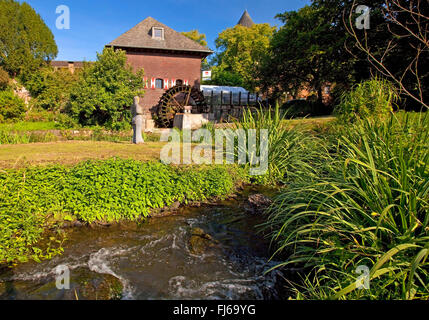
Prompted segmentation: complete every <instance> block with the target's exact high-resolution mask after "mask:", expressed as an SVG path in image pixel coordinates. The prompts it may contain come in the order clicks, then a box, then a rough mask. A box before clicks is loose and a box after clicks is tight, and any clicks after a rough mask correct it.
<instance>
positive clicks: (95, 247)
mask: <svg viewBox="0 0 429 320" xmlns="http://www.w3.org/2000/svg"><path fill="white" fill-rule="evenodd" d="M253 193H261V190H255V189H250V188H246V189H245V190H244V191H243V192H242V193H241V194H240V195H239V196H238V197H237V198H236V199H229V200H224V201H219V202H217V203H215V204H211V205H202V206H200V207H185V208H180V209H179V210H178V211H177V212H176V213H175V214H173V215H168V216H165V217H157V218H152V219H148V221H147V222H144V223H141V224H137V223H131V222H127V223H120V224H115V225H112V226H109V227H101V226H100V227H93V228H90V227H79V228H72V229H69V230H68V236H67V241H66V242H65V243H64V253H63V255H61V256H56V257H54V258H53V259H51V260H49V261H43V262H41V263H36V262H28V263H24V264H20V265H18V266H17V267H15V268H13V269H8V270H3V271H0V299H48V300H58V299H59V300H74V299H105V298H106V295H102V294H101V292H102V291H103V290H104V291H105V292H106V290H107V295H108V296H109V294H111V293H112V292H113V291H112V288H111V286H112V281H113V282H115V281H116V282H117V287H118V286H119V287H120V289H119V290H120V295H119V296H118V297H119V298H121V299H125V300H151V299H183V300H188V299H226V300H230V299H231V300H266V299H269V300H273V299H285V298H286V297H284V296H283V294H282V292H281V291H282V288H283V284H282V283H283V281H282V278H283V277H282V274H281V273H280V271H276V270H275V271H271V272H269V273H265V272H266V271H267V270H269V269H270V268H272V267H273V266H275V265H276V264H277V262H276V261H269V257H270V255H269V243H268V242H267V241H266V240H264V238H263V236H262V235H261V234H259V233H257V232H256V231H255V226H256V225H258V224H259V223H261V222H263V218H262V217H260V216H258V215H254V214H249V213H247V212H246V210H245V209H246V206H247V205H248V203H247V201H246V200H247V197H248V195H249V194H253ZM202 232H203V234H202ZM200 233H201V234H200ZM196 234H197V235H196ZM201 237H202V238H206V239H203V240H204V241H205V242H204V241H202V242H201V241H200V242H198V241H197V242H192V241H193V240H192V239H194V240H195V239H197V240H201V239H200V238H201ZM207 239H208V240H207ZM201 244H202V248H201ZM207 244H208V245H207ZM198 245H200V247H198ZM59 265H64V266H67V267H68V269H69V270H70V276H71V279H70V289H69V290H58V289H57V287H56V285H55V283H56V282H55V281H56V280H55V279H56V278H55V276H56V267H57V266H59ZM106 277H107V278H106ZM109 297H111V296H109Z"/></svg>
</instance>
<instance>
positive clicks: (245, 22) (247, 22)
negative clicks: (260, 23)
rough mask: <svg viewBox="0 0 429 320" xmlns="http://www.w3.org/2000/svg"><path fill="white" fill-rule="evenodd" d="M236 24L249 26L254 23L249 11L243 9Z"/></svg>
mask: <svg viewBox="0 0 429 320" xmlns="http://www.w3.org/2000/svg"><path fill="white" fill-rule="evenodd" d="M238 24H239V25H241V26H243V27H247V28H250V27H252V26H253V25H254V24H255V23H254V22H253V20H252V18H251V17H250V15H249V13H248V12H247V10H245V11H244V13H243V15H242V16H241V18H240V21H238Z"/></svg>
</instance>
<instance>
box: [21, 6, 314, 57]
mask: <svg viewBox="0 0 429 320" xmlns="http://www.w3.org/2000/svg"><path fill="white" fill-rule="evenodd" d="M26 2H27V3H29V4H30V5H31V6H32V7H33V8H34V9H35V10H36V12H38V13H39V14H40V15H41V16H42V18H43V20H44V21H45V23H46V24H47V25H48V26H49V28H50V29H51V30H52V32H53V33H54V36H55V40H56V42H57V45H58V49H59V54H58V57H57V60H73V61H81V60H86V61H91V60H95V59H96V52H100V51H102V50H103V47H104V45H106V44H107V43H109V42H110V41H112V40H114V39H115V38H117V37H118V36H119V35H121V34H122V33H124V32H126V31H128V30H129V29H131V28H132V27H133V26H135V25H136V24H138V23H139V22H140V21H142V20H143V19H145V18H146V17H148V16H151V17H153V18H155V19H156V20H158V21H160V22H162V23H164V24H165V25H167V26H169V27H171V28H173V29H174V30H176V31H190V30H192V29H198V30H199V31H200V32H201V33H205V34H206V36H207V40H208V44H209V47H210V48H212V49H215V45H214V40H215V39H216V37H217V35H218V34H219V32H222V30H224V29H226V28H229V27H233V26H234V25H236V24H237V22H238V20H239V19H240V17H241V15H242V14H243V12H244V10H245V9H247V10H248V12H249V14H250V16H251V17H252V19H253V21H254V22H255V23H265V22H267V23H270V24H271V25H277V26H279V25H280V22H279V21H278V20H277V19H275V18H274V16H275V15H276V14H278V13H281V12H284V11H290V10H297V9H299V8H301V7H303V6H304V5H306V4H308V3H309V2H310V1H309V0H268V1H262V0H252V1H245V0H229V1H228V0H200V1H198V0H174V1H173V0H155V1H148V0H144V1H143V0H139V1H137V0H122V1H121V0H116V1H115V0H68V1H67V0H27V1H26ZM59 5H67V6H68V7H69V8H70V29H69V30H58V29H57V28H56V27H55V22H56V19H57V17H58V16H59V15H58V14H56V13H55V11H56V8H57V6H59Z"/></svg>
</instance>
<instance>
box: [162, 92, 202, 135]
mask: <svg viewBox="0 0 429 320" xmlns="http://www.w3.org/2000/svg"><path fill="white" fill-rule="evenodd" d="M186 106H191V107H192V109H191V112H192V113H203V112H207V104H206V102H205V99H204V95H203V93H202V92H201V91H200V90H198V89H197V88H195V87H191V86H186V85H178V86H175V87H173V88H171V89H169V90H167V91H166V92H165V93H164V94H163V95H162V97H161V99H160V101H159V109H158V117H159V120H160V122H161V125H162V126H163V127H165V128H171V127H173V121H174V116H175V115H176V113H182V112H184V111H185V107H186Z"/></svg>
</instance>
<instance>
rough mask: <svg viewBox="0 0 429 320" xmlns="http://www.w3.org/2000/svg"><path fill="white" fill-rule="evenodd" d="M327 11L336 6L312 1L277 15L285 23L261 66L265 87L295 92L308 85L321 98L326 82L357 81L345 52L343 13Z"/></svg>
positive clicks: (349, 57) (349, 58)
mask: <svg viewBox="0 0 429 320" xmlns="http://www.w3.org/2000/svg"><path fill="white" fill-rule="evenodd" d="M328 10H333V9H331V8H325V7H323V6H321V7H318V6H316V5H314V4H313V5H311V6H305V7H303V8H301V9H300V10H298V11H290V12H285V13H282V14H279V15H277V16H276V17H277V18H278V19H280V21H282V22H283V23H284V25H283V26H282V27H281V28H280V29H279V30H278V31H277V32H276V33H275V34H274V36H273V38H272V41H271V43H270V49H271V50H270V53H269V54H268V55H267V56H266V58H265V60H264V61H263V63H262V65H261V68H260V79H261V83H262V86H263V87H264V88H266V89H268V88H274V89H275V91H277V92H282V91H290V92H296V91H298V90H299V89H302V87H303V86H305V87H307V88H310V89H313V90H315V91H317V92H318V98H319V99H322V96H321V95H322V87H323V86H324V84H326V83H327V82H341V83H350V82H351V81H352V80H354V78H355V77H356V75H355V74H354V72H353V70H354V69H353V68H352V66H353V63H354V61H353V59H351V56H350V55H349V54H348V53H345V49H344V43H345V40H346V33H345V32H342V30H341V29H342V28H341V27H339V26H340V24H341V21H339V17H340V16H338V17H337V16H335V15H334V14H332V13H331V12H328ZM335 10H338V7H336V8H335Z"/></svg>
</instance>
